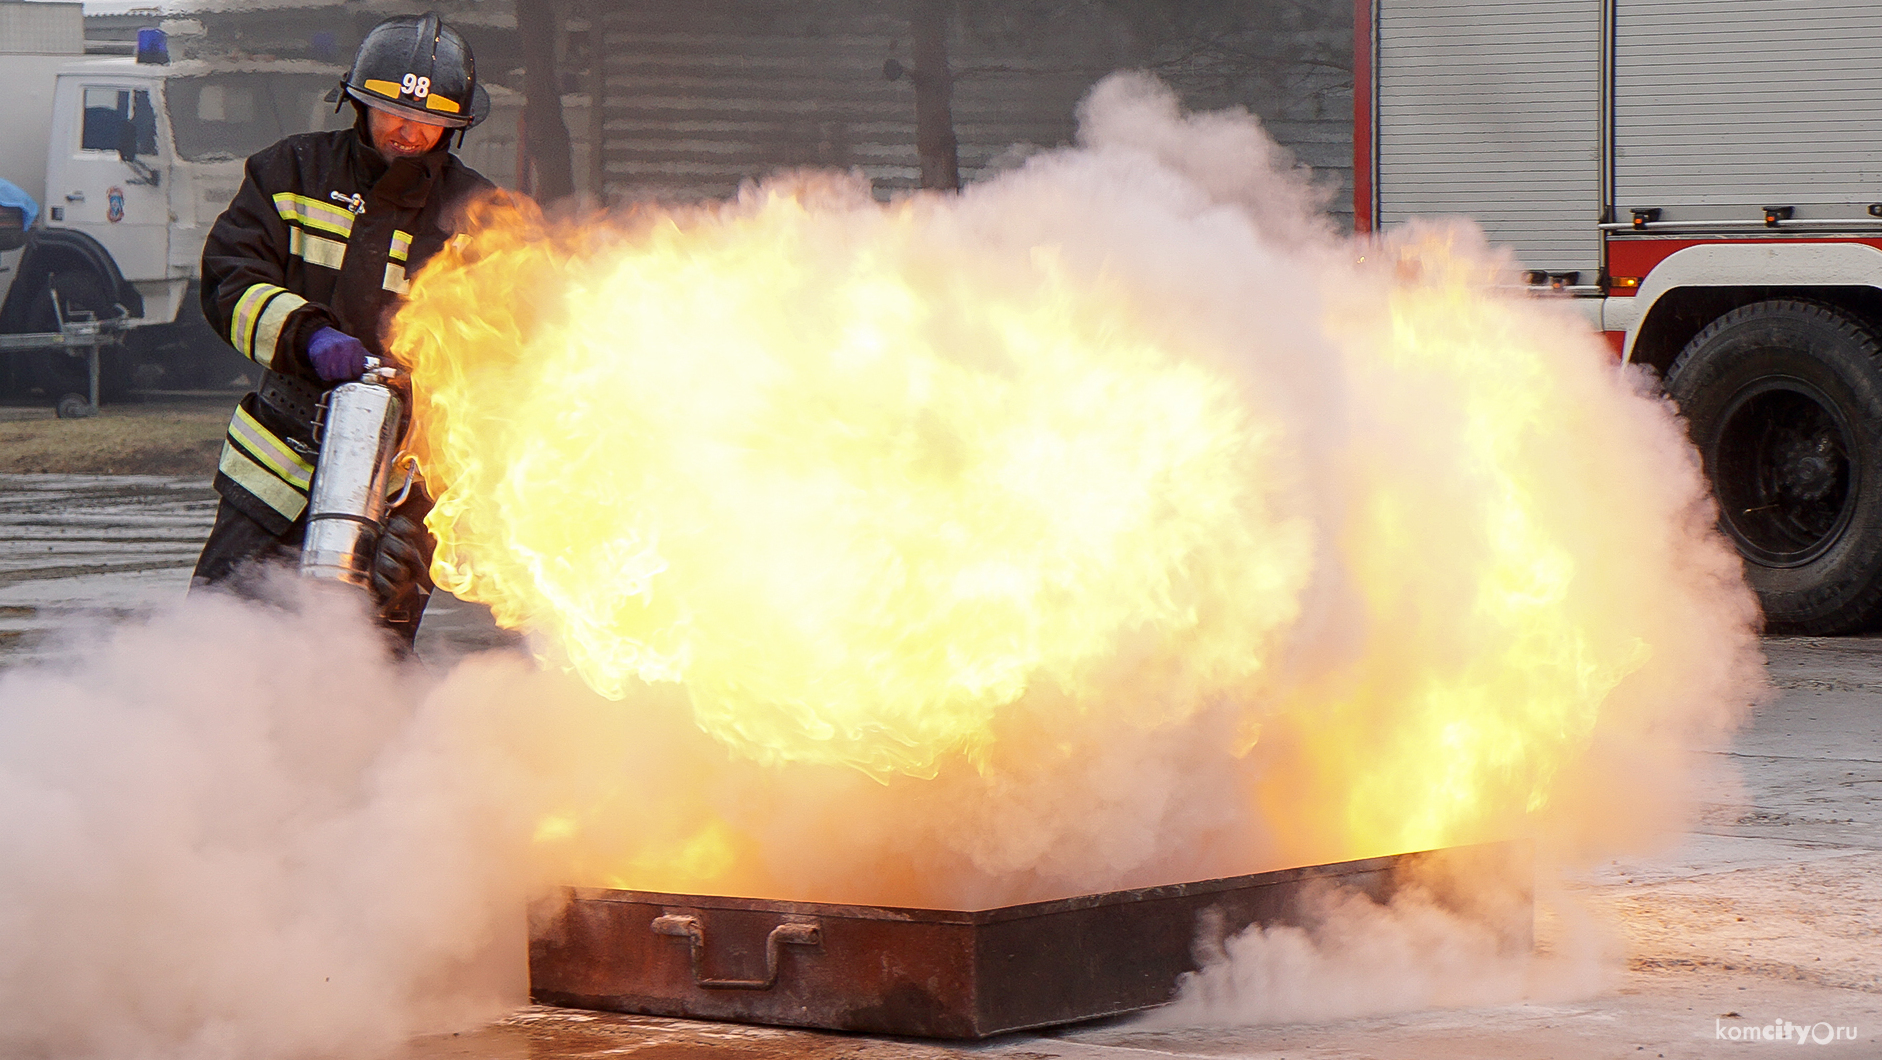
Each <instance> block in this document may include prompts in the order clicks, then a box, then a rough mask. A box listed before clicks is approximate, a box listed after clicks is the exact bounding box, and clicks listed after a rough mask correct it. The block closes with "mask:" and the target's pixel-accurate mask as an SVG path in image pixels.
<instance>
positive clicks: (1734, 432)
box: [1713, 377, 1860, 567]
mask: <svg viewBox="0 0 1882 1060" xmlns="http://www.w3.org/2000/svg"><path fill="white" fill-rule="evenodd" d="M1854 437H1855V434H1854V432H1853V431H1851V429H1850V425H1849V423H1848V422H1847V421H1846V420H1845V419H1844V417H1843V415H1842V413H1841V412H1840V411H1838V409H1837V406H1836V403H1835V402H1833V401H1831V400H1830V399H1829V398H1828V397H1826V396H1825V395H1824V394H1823V392H1822V391H1821V390H1818V389H1817V388H1816V387H1814V386H1812V385H1810V384H1809V383H1806V382H1804V381H1803V380H1801V379H1791V378H1782V377H1777V378H1771V377H1767V378H1764V379H1760V380H1758V381H1757V382H1755V383H1753V384H1751V385H1749V386H1747V387H1745V388H1744V389H1742V390H1740V391H1739V392H1738V393H1737V394H1735V395H1733V397H1732V400H1731V403H1730V404H1729V405H1728V406H1727V407H1726V410H1725V415H1724V416H1722V417H1721V418H1720V420H1719V431H1718V435H1717V438H1716V441H1715V443H1714V445H1713V467H1714V469H1715V473H1714V476H1713V477H1714V488H1715V489H1716V490H1717V492H1718V497H1719V508H1720V522H1721V523H1722V524H1723V526H1724V528H1725V531H1726V532H1727V533H1728V534H1730V535H1731V537H1732V539H1733V540H1734V541H1735V542H1737V544H1738V548H1739V551H1740V552H1742V553H1743V554H1744V556H1745V558H1747V559H1749V560H1751V561H1753V562H1755V563H1759V564H1762V565H1764V566H1767V567H1800V566H1803V565H1804V564H1806V563H1809V562H1811V561H1812V560H1815V559H1816V558H1817V557H1819V556H1821V555H1823V554H1824V553H1825V552H1827V551H1829V549H1830V547H1831V546H1833V545H1835V544H1836V542H1837V540H1838V539H1839V538H1841V537H1842V536H1843V531H1844V530H1845V529H1847V528H1848V526H1849V522H1850V518H1851V516H1852V514H1853V512H1854V509H1855V501H1856V495H1857V486H1858V485H1859V476H1860V470H1859V468H1858V466H1857V465H1856V463H1855V462H1854V461H1852V460H1851V459H1850V458H1849V453H1850V450H1851V441H1852V440H1853V439H1854Z"/></svg>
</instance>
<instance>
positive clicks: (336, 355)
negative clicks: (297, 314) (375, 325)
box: [307, 328, 366, 383]
mask: <svg viewBox="0 0 1882 1060" xmlns="http://www.w3.org/2000/svg"><path fill="white" fill-rule="evenodd" d="M307 359H308V360H309V361H312V362H313V365H314V374H315V375H318V376H319V377H320V378H321V379H323V380H325V381H326V382H329V383H337V382H340V381H341V380H343V379H358V378H359V377H360V376H361V375H362V374H363V373H364V372H365V371H366V347H365V346H363V345H361V344H360V341H359V340H358V339H356V338H354V337H353V336H351V335H348V334H347V333H346V332H344V331H340V330H338V329H335V328H321V329H320V330H319V331H316V332H314V337H313V338H311V339H308V340H307Z"/></svg>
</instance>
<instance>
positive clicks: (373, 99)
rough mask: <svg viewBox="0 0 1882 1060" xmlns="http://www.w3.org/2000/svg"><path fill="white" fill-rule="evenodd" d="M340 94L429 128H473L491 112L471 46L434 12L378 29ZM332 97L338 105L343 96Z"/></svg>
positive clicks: (356, 58) (390, 21)
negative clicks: (478, 75) (480, 82)
mask: <svg viewBox="0 0 1882 1060" xmlns="http://www.w3.org/2000/svg"><path fill="white" fill-rule="evenodd" d="M340 89H341V90H342V91H344V93H345V94H346V95H348V96H351V97H353V98H354V99H356V100H358V101H360V102H361V103H363V104H365V105H366V106H368V107H373V108H376V109H378V110H383V111H389V112H391V113H393V114H397V115H399V116H400V117H402V118H410V119H411V120H413V121H421V122H424V123H426V124H427V125H443V126H447V127H449V128H453V129H468V128H470V127H471V126H473V125H476V124H477V123H478V122H480V121H482V120H484V116H485V115H487V114H489V113H490V97H489V95H488V94H486V93H485V92H484V89H483V86H482V85H479V84H478V83H477V63H476V61H475V60H474V59H472V57H471V47H470V43H469V42H468V41H466V40H465V39H464V38H463V36H462V35H461V34H459V33H458V31H457V30H454V29H452V28H451V27H450V26H447V25H445V24H444V23H443V22H442V21H440V20H439V19H438V16H437V15H435V14H431V13H429V12H427V13H426V14H423V15H402V16H399V17H397V18H389V19H386V20H385V21H384V22H381V23H379V24H378V25H377V26H374V27H373V28H372V32H370V33H368V34H366V39H365V40H363V41H361V42H360V44H359V52H358V53H357V54H355V55H354V56H353V68H352V69H351V70H348V71H347V72H346V79H345V80H344V81H342V82H341V83H340ZM329 98H331V99H332V100H334V101H335V102H338V101H339V94H338V93H335V94H332V95H330V97H329Z"/></svg>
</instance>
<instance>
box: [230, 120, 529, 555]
mask: <svg viewBox="0 0 1882 1060" xmlns="http://www.w3.org/2000/svg"><path fill="white" fill-rule="evenodd" d="M448 139H449V138H448V137H447V138H446V142H448ZM441 143H442V142H441ZM491 187H493V185H491V183H490V182H489V181H487V180H485V179H484V178H483V177H481V176H479V175H478V174H477V173H476V172H475V171H474V170H472V169H470V168H469V167H467V166H465V165H464V164H463V163H461V162H459V161H458V160H457V159H456V158H455V157H453V156H452V155H451V154H450V153H449V152H448V151H446V150H445V149H444V148H443V147H442V146H440V148H439V149H438V150H435V151H432V152H431V153H429V154H426V155H423V156H421V157H419V158H415V159H401V160H400V161H399V162H398V163H396V164H394V165H387V163H386V162H385V161H384V160H383V159H382V158H380V157H379V154H378V153H377V152H375V151H372V150H370V149H369V148H367V147H365V146H364V144H363V142H362V140H361V134H360V133H359V132H358V131H356V130H355V129H345V130H340V131H335V132H318V133H303V134H301V135H299V136H290V137H288V138H287V139H285V140H282V141H281V142H280V143H277V144H275V145H274V146H273V147H270V148H268V149H267V150H265V151H261V152H259V153H257V154H255V155H254V156H252V157H250V158H249V160H248V163H247V167H246V169H245V173H244V179H243V181H242V187H241V189H240V190H239V191H237V192H236V195H235V199H234V200H233V201H231V202H230V203H229V208H228V209H227V210H225V211H223V213H222V216H221V217H219V218H217V219H216V223H215V227H214V228H212V229H211V230H210V233H209V238H208V239H207V240H206V241H205V242H204V244H203V285H202V295H203V315H204V316H205V317H206V318H208V320H209V323H210V326H211V327H213V328H215V329H216V331H217V333H218V334H220V335H222V336H223V337H224V338H225V339H227V340H228V342H229V344H230V345H231V346H234V347H235V349H236V351H237V352H239V353H241V354H242V355H243V356H245V357H247V358H249V359H250V360H253V361H254V362H255V363H256V364H257V365H258V366H260V368H261V369H262V370H263V372H264V376H263V388H266V384H267V383H268V382H269V380H270V378H271V377H270V376H269V375H268V374H266V373H278V374H279V376H280V377H285V378H282V379H279V380H278V381H279V382H280V383H281V384H283V386H284V387H292V388H294V389H297V390H307V389H309V387H310V386H311V388H312V389H314V390H315V391H324V390H327V389H330V388H331V386H332V384H328V383H323V382H320V381H319V378H318V376H316V375H315V374H314V371H313V368H312V366H311V365H310V364H309V363H308V361H307V340H308V339H309V338H311V337H312V336H313V334H314V332H316V331H318V330H320V329H321V328H323V327H333V328H338V329H339V330H341V331H344V332H346V333H347V334H349V335H352V336H353V337H355V338H357V339H359V340H360V341H361V342H362V343H364V344H365V345H366V348H367V349H368V350H370V351H371V352H372V353H374V354H375V355H378V356H384V347H383V337H384V332H385V327H386V325H387V324H389V323H390V321H391V317H392V313H393V312H394V311H395V310H396V309H397V307H398V303H399V299H400V296H402V295H403V294H404V293H405V292H406V290H407V289H408V284H407V280H406V276H407V273H408V272H416V271H417V270H418V268H419V267H420V266H422V265H423V264H424V263H425V261H426V260H428V259H429V258H430V257H431V255H432V254H434V253H436V252H437V251H438V250H439V248H441V247H443V246H444V241H445V240H446V239H447V238H449V237H450V234H451V232H450V227H449V226H450V223H451V221H452V220H453V219H454V214H455V212H456V210H457V209H458V208H459V207H461V206H462V205H463V204H464V203H465V202H466V201H467V200H468V199H470V198H471V197H473V196H475V195H476V194H478V193H479V192H481V191H484V190H487V189H490V188H491ZM295 380H298V381H300V383H299V385H298V386H294V384H293V381H295ZM281 388H282V387H277V388H276V389H281ZM312 454H313V425H312V422H311V419H310V417H308V416H306V415H303V414H287V413H284V412H283V410H281V409H279V408H275V407H271V406H270V405H268V404H267V403H265V402H262V401H261V400H259V399H258V398H257V395H255V394H250V395H248V397H247V398H244V399H243V401H242V405H241V407H240V408H238V409H237V410H236V413H235V417H234V418H233V419H232V420H231V421H230V422H229V433H228V438H227V440H226V441H225V442H224V443H223V448H222V457H221V460H220V462H219V464H218V467H217V473H216V489H217V491H218V492H220V493H221V494H222V496H223V497H224V498H225V499H227V500H228V501H229V502H230V503H231V504H233V505H234V506H235V507H237V508H238V509H240V510H241V511H242V513H243V514H245V515H247V516H249V517H250V518H252V519H254V520H255V521H257V522H259V523H261V524H262V525H263V526H265V527H267V528H268V529H269V530H270V532H273V533H276V534H284V533H286V532H287V531H288V529H289V528H290V527H291V526H292V525H293V524H294V521H295V520H297V519H299V518H300V516H301V514H302V512H303V511H305V510H306V507H307V487H308V484H309V482H310V481H311V478H312V474H313V456H312Z"/></svg>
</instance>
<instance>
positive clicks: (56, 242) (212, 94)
mask: <svg viewBox="0 0 1882 1060" xmlns="http://www.w3.org/2000/svg"><path fill="white" fill-rule="evenodd" d="M143 36H144V39H143V41H142V42H141V43H142V44H143V45H144V46H143V47H141V48H140V51H139V53H138V54H136V55H124V56H91V55H87V54H85V52H86V46H85V40H84V22H83V14H82V8H81V5H80V4H76V3H73V4H63V3H21V2H17V0H0V100H4V104H3V105H0V145H3V146H0V178H4V179H5V180H7V181H10V182H11V183H13V184H14V185H16V186H17V187H19V188H21V189H24V190H25V191H26V192H27V193H28V194H29V195H30V196H31V197H32V198H33V199H34V200H36V201H37V203H38V204H39V211H38V215H37V218H36V220H35V223H33V224H32V225H31V226H30V227H28V226H25V225H24V224H23V222H24V220H25V218H24V216H23V214H24V211H23V210H22V209H21V208H18V207H14V208H10V209H9V208H7V207H4V206H0V387H4V386H6V385H7V384H11V386H10V389H12V390H13V391H14V392H16V393H18V392H22V391H24V392H29V393H37V394H40V395H44V396H48V397H50V399H52V400H54V401H57V400H58V399H59V398H60V397H62V396H64V395H67V394H72V393H84V392H86V391H87V390H88V389H89V390H90V394H89V398H90V402H91V404H93V405H95V404H96V401H97V385H98V383H97V381H96V380H95V379H88V378H87V376H88V366H87V363H86V359H85V358H84V357H80V356H74V353H75V352H77V351H78V350H79V349H82V348H83V346H84V334H85V331H86V327H87V325H88V324H89V325H90V326H91V331H92V332H93V333H96V332H99V331H102V332H104V333H105V337H106V338H110V337H112V335H111V333H114V332H115V333H120V334H121V337H122V338H123V339H124V342H123V344H122V346H120V347H114V348H110V349H107V352H106V357H105V361H104V369H103V374H104V379H103V381H102V383H103V387H104V390H105V392H106V393H107V394H109V393H110V392H111V391H112V390H113V389H115V388H117V387H121V386H124V385H127V384H128V383H129V382H130V381H131V380H132V379H133V378H134V377H138V376H142V377H143V379H144V380H153V379H157V378H159V377H162V376H164V375H165V374H167V375H168V376H170V377H171V378H169V379H168V380H167V383H168V384H169V385H179V384H180V385H192V384H204V383H215V384H219V383H222V382H225V381H226V380H224V379H220V378H217V379H191V378H189V376H190V375H191V374H192V373H201V372H203V371H217V370H220V371H224V372H225V373H227V374H232V372H229V371H228V366H229V364H230V362H229V361H227V360H222V359H217V355H216V354H215V353H213V352H210V353H209V357H210V361H209V365H210V367H208V368H205V367H204V365H203V363H202V361H203V358H204V351H205V347H207V349H208V350H210V351H213V349H214V347H213V346H210V345H208V344H207V343H205V342H204V341H203V340H204V339H206V338H207V335H206V325H205V324H203V322H202V314H201V311H200V309H199V308H197V305H196V298H197V285H198V282H199V280H200V277H201V270H200V260H199V259H200V258H201V255H202V247H203V239H204V237H205V236H206V235H207V234H208V231H209V226H210V225H211V224H213V223H214V221H215V219H216V216H217V215H218V214H220V213H221V212H222V210H223V209H224V208H225V207H226V206H227V205H228V203H229V200H230V199H231V198H232V197H233V196H234V194H235V191H236V188H237V187H239V186H240V184H241V180H242V161H243V159H244V158H246V157H247V156H248V155H249V154H251V153H253V152H255V151H257V150H260V149H261V148H263V147H266V146H267V145H268V144H271V143H273V142H274V141H276V140H278V139H280V138H281V137H282V136H285V135H288V134H290V133H295V132H303V131H307V130H310V129H316V128H330V127H335V126H336V125H344V124H349V123H350V122H351V121H352V114H351V112H350V111H348V112H346V113H344V114H341V115H335V114H334V113H333V109H334V108H333V106H332V104H329V103H323V102H322V98H321V97H322V96H323V95H324V94H325V93H326V92H327V90H328V89H330V88H331V87H333V85H335V84H336V83H338V81H339V78H340V76H341V74H342V73H343V71H342V70H340V69H339V68H338V67H335V66H331V65H326V64H320V63H314V62H301V61H272V60H270V61H244V62H236V61H228V60H219V61H216V62H213V63H211V62H201V61H188V60H182V61H176V62H170V61H169V58H168V54H167V48H162V47H161V46H162V45H163V44H165V41H164V40H163V38H162V37H161V36H153V35H151V34H149V33H146V34H144V35H143ZM62 325H63V328H62ZM74 332H76V333H77V337H78V340H79V341H76V342H75V341H73V333H74ZM92 341H93V342H94V343H95V342H96V341H97V339H96V338H95V337H94V338H93V340H92ZM92 349H94V350H95V349H96V346H95V345H93V346H92ZM224 352H225V353H226V354H227V357H231V358H232V357H234V354H233V353H230V352H227V351H224ZM95 365H96V362H95V361H94V362H93V366H92V369H91V370H92V372H95V371H96V367H95ZM72 407H73V406H71V405H67V406H66V408H68V409H70V408H72ZM77 411H83V410H82V408H80V409H77Z"/></svg>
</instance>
